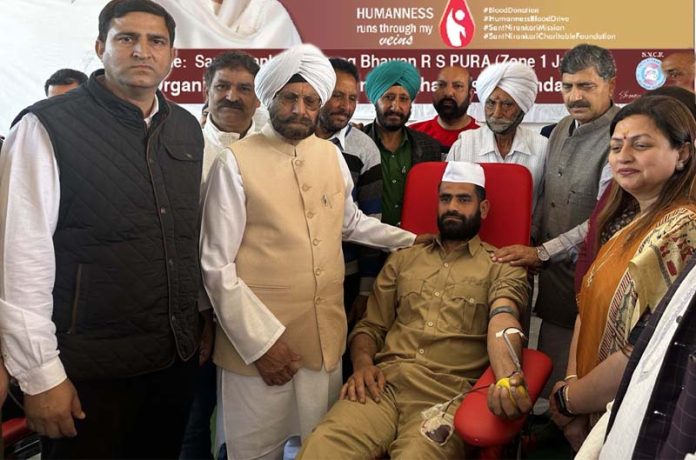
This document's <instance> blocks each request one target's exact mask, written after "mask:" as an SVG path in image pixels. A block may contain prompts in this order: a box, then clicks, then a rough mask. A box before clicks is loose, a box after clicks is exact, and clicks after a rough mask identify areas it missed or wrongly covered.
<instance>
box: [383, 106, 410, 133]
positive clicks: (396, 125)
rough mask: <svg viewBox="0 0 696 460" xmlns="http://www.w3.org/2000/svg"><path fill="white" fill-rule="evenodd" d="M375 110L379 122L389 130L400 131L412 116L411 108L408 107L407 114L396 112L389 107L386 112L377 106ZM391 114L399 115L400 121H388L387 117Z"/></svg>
mask: <svg viewBox="0 0 696 460" xmlns="http://www.w3.org/2000/svg"><path fill="white" fill-rule="evenodd" d="M375 111H376V112H377V122H378V123H379V125H380V126H381V127H382V128H383V129H385V130H387V131H399V130H400V129H401V128H403V127H404V126H405V125H406V122H407V121H408V119H409V118H411V109H410V108H409V109H408V113H406V114H405V115H403V114H401V113H399V112H395V111H393V110H389V109H387V110H386V111H385V112H384V113H382V112H380V110H379V108H377V106H375ZM390 115H397V116H398V117H399V121H397V122H393V121H388V120H387V117H388V116H390Z"/></svg>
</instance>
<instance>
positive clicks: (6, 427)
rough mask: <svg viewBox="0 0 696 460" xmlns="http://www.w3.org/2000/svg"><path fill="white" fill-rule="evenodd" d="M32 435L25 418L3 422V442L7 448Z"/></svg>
mask: <svg viewBox="0 0 696 460" xmlns="http://www.w3.org/2000/svg"><path fill="white" fill-rule="evenodd" d="M31 433H32V431H31V430H30V429H29V427H28V426H27V419H25V418H24V417H22V418H12V419H10V420H6V421H4V422H2V440H3V443H4V445H5V448H7V446H10V445H12V444H14V443H16V442H17V441H19V440H21V439H24V438H26V437H27V436H29V435H30V434H31Z"/></svg>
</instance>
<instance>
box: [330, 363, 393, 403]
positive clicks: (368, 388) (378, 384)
mask: <svg viewBox="0 0 696 460" xmlns="http://www.w3.org/2000/svg"><path fill="white" fill-rule="evenodd" d="M386 383H387V381H386V379H385V378H384V374H382V370H381V369H380V368H379V367H377V366H375V365H374V364H368V365H364V366H361V367H356V369H355V372H353V375H351V376H350V377H349V378H348V381H347V382H346V383H345V384H343V388H341V394H340V395H339V396H338V399H349V400H350V401H353V402H355V401H358V402H360V404H365V402H366V401H367V399H366V394H367V393H369V395H370V397H371V398H372V399H373V400H374V401H375V402H377V403H378V402H379V401H380V400H381V397H380V395H381V393H382V391H384V385H385V384H386Z"/></svg>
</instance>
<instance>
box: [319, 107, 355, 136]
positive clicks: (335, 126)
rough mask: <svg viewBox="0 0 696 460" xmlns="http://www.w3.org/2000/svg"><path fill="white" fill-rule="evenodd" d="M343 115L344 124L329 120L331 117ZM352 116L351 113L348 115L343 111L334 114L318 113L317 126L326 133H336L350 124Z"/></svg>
mask: <svg viewBox="0 0 696 460" xmlns="http://www.w3.org/2000/svg"><path fill="white" fill-rule="evenodd" d="M339 114H340V115H345V117H346V121H345V122H334V121H333V120H332V118H331V116H332V115H339ZM352 116H353V114H352V113H348V112H346V111H345V110H339V111H335V112H328V111H324V110H322V111H320V112H319V126H321V128H322V129H323V130H324V131H326V132H327V133H332V134H333V133H337V132H339V131H340V130H342V129H343V128H345V127H346V126H347V125H348V123H349V122H350V119H351V117H352Z"/></svg>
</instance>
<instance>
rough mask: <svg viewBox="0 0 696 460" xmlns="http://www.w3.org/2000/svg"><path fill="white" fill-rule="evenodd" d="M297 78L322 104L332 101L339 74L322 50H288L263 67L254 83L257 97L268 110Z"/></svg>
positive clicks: (310, 47) (311, 47)
mask: <svg viewBox="0 0 696 460" xmlns="http://www.w3.org/2000/svg"><path fill="white" fill-rule="evenodd" d="M295 74H298V75H300V76H301V77H302V78H304V79H305V81H306V82H307V83H309V84H310V85H311V86H312V88H314V90H315V91H316V92H317V94H319V97H320V98H321V102H322V104H323V103H325V102H326V101H327V100H329V97H330V96H331V93H332V92H333V90H334V86H336V72H334V69H333V67H331V63H330V62H329V60H328V59H327V58H326V56H324V53H322V52H321V50H320V49H319V48H317V47H316V46H314V45H310V44H301V45H296V46H293V47H292V48H288V49H287V50H285V51H283V52H282V53H280V54H278V55H277V56H275V57H273V59H271V60H270V61H268V62H267V63H266V64H264V65H263V66H262V67H261V69H260V70H259V72H258V73H257V74H256V78H255V79H254V85H255V87H256V95H257V96H258V98H259V99H260V100H261V102H263V105H265V106H266V107H270V106H271V102H272V101H273V97H274V96H275V95H276V93H278V91H280V90H281V88H282V87H283V86H285V85H286V84H287V83H288V80H290V78H291V77H292V76H293V75H295Z"/></svg>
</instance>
